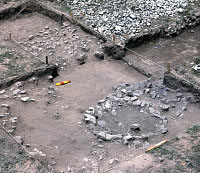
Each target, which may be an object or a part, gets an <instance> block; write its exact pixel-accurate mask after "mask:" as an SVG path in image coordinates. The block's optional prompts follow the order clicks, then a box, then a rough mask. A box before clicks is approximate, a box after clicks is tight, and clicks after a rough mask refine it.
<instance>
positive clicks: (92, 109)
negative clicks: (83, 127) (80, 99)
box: [86, 107, 95, 115]
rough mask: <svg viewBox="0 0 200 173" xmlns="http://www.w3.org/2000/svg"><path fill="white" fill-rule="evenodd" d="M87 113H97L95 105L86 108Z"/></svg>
mask: <svg viewBox="0 0 200 173" xmlns="http://www.w3.org/2000/svg"><path fill="white" fill-rule="evenodd" d="M86 113H87V114H91V115H94V114H95V109H94V107H89V108H88V110H86Z"/></svg>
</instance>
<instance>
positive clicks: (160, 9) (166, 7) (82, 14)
mask: <svg viewBox="0 0 200 173" xmlns="http://www.w3.org/2000/svg"><path fill="white" fill-rule="evenodd" d="M56 2H58V3H59V2H61V1H60V0H57V1H56ZM197 2H198V0H117V1H116V0H114V1H109V0H94V1H92V0H69V1H62V4H63V6H64V8H66V10H69V11H70V10H71V11H72V13H73V15H74V16H77V17H79V18H81V19H83V21H84V22H85V24H86V25H88V26H90V27H92V28H94V30H95V31H98V32H100V33H101V34H104V35H106V36H110V35H111V34H116V35H120V36H124V37H126V36H129V37H130V36H131V37H134V36H136V35H138V34H139V33H140V32H141V31H142V30H145V29H146V30H148V29H150V28H151V27H156V26H155V21H158V20H162V19H164V18H165V19H166V18H170V17H173V18H174V19H176V18H175V16H176V17H177V20H178V19H180V18H181V17H180V16H183V15H185V14H187V12H188V8H189V6H191V5H194V3H197ZM121 40H123V37H121Z"/></svg>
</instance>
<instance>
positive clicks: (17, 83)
mask: <svg viewBox="0 0 200 173" xmlns="http://www.w3.org/2000/svg"><path fill="white" fill-rule="evenodd" d="M15 86H17V87H22V86H23V84H22V82H16V83H15Z"/></svg>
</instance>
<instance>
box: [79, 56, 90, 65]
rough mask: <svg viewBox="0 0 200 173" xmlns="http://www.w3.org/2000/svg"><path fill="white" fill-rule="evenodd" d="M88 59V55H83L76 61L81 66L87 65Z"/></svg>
mask: <svg viewBox="0 0 200 173" xmlns="http://www.w3.org/2000/svg"><path fill="white" fill-rule="evenodd" d="M87 58H88V57H87V55H86V54H83V55H81V57H79V58H77V59H76V61H77V62H78V64H79V65H83V64H85V62H86V59H87Z"/></svg>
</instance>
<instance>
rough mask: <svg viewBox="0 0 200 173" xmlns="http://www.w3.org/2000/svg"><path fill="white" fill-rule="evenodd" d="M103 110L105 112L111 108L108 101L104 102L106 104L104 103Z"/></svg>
mask: <svg viewBox="0 0 200 173" xmlns="http://www.w3.org/2000/svg"><path fill="white" fill-rule="evenodd" d="M105 108H106V109H107V110H109V109H111V108H112V105H111V104H110V102H109V101H106V103H105Z"/></svg>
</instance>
